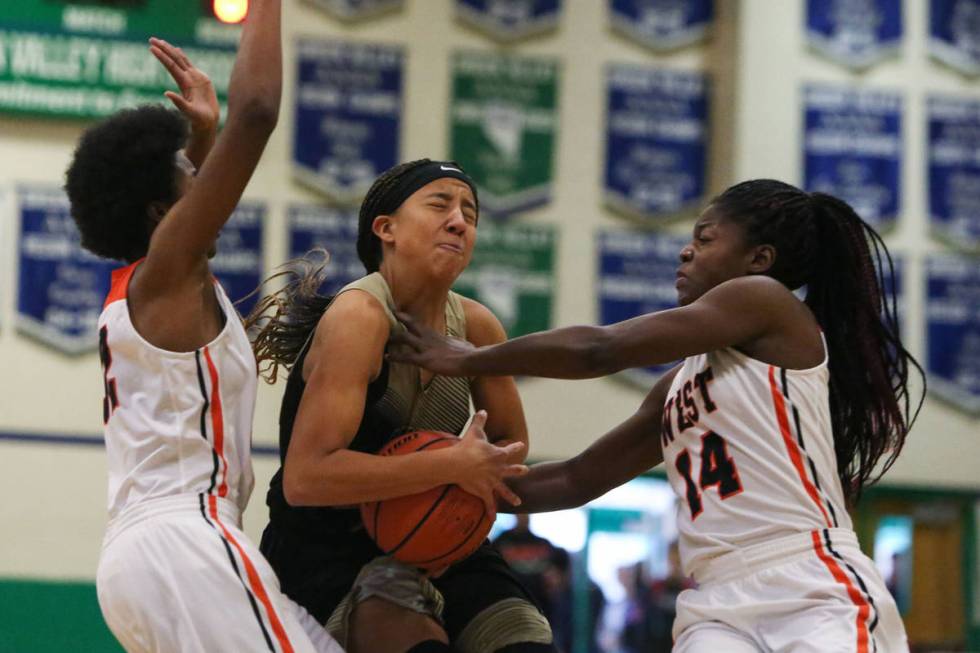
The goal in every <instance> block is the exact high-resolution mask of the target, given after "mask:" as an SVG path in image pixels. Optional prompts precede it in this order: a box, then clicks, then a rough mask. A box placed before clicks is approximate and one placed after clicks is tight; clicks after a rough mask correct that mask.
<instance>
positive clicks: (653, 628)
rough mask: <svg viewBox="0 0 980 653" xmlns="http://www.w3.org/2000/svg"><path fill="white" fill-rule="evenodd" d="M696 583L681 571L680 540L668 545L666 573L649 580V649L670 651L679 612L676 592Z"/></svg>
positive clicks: (662, 652)
mask: <svg viewBox="0 0 980 653" xmlns="http://www.w3.org/2000/svg"><path fill="white" fill-rule="evenodd" d="M693 587H694V581H692V580H691V579H690V578H689V577H687V576H684V574H683V572H681V557H680V551H679V549H678V546H677V540H674V541H673V542H671V543H670V547H669V548H668V549H667V576H665V577H664V578H659V579H656V580H654V581H653V582H652V583H651V584H650V606H649V607H650V609H649V611H648V614H649V623H650V647H649V649H648V650H649V651H650V653H670V650H671V649H672V648H673V646H674V639H673V637H672V636H671V629H672V628H673V626H674V617H676V616H677V596H678V594H680V593H681V592H683V591H684V590H686V589H691V588H693Z"/></svg>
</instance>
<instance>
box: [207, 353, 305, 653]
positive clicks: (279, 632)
mask: <svg viewBox="0 0 980 653" xmlns="http://www.w3.org/2000/svg"><path fill="white" fill-rule="evenodd" d="M205 351H207V350H205ZM209 362H210V361H209ZM208 510H209V512H210V513H211V519H213V520H214V523H215V524H217V525H218V527H219V528H220V529H221V532H222V534H223V535H224V536H225V539H226V540H227V541H228V542H230V543H231V545H232V546H234V547H235V550H236V551H238V556H239V557H240V558H241V559H242V563H243V564H244V565H245V573H246V575H247V576H248V584H249V587H250V588H251V590H252V593H253V594H255V596H256V598H258V600H259V601H260V602H261V603H262V605H263V607H265V611H266V614H268V615H269V623H270V624H271V625H272V632H274V633H275V634H276V639H278V640H279V645H280V646H281V647H282V652H283V653H293V646H292V644H291V643H290V642H289V636H288V635H286V629H285V628H283V626H282V622H281V621H279V615H277V614H276V611H275V610H274V609H273V607H272V602H271V601H270V600H269V594H268V593H267V592H266V591H265V587H264V586H263V585H262V579H261V578H259V572H258V571H256V569H255V565H253V564H252V561H251V560H249V558H248V556H247V555H245V551H244V550H242V547H241V546H239V544H238V542H237V541H236V540H235V538H234V537H233V536H232V534H231V533H230V532H228V529H227V528H225V525H224V524H222V523H221V520H220V519H219V518H218V499H217V497H215V496H214V495H213V494H210V495H208Z"/></svg>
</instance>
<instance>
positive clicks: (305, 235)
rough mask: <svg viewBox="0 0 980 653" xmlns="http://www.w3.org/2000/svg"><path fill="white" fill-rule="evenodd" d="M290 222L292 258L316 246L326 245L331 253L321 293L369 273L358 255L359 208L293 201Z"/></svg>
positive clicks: (323, 246)
mask: <svg viewBox="0 0 980 653" xmlns="http://www.w3.org/2000/svg"><path fill="white" fill-rule="evenodd" d="M288 223H289V258H291V259H295V258H299V257H301V256H303V255H305V254H306V253H307V252H309V251H310V250H312V249H314V248H321V249H325V250H326V251H327V254H328V255H329V259H328V260H327V267H326V271H325V272H326V281H325V282H324V284H323V286H321V288H320V294H323V295H330V294H333V293H335V292H337V291H338V290H340V289H341V288H343V287H344V286H346V285H347V284H348V283H350V282H351V281H354V280H356V279H360V278H361V277H363V276H364V275H365V274H367V272H366V271H365V269H364V264H363V263H361V259H359V258H357V210H356V209H339V208H332V207H327V206H314V205H309V204H306V205H293V206H290V207H289V213H288ZM315 260H318V261H319V259H315Z"/></svg>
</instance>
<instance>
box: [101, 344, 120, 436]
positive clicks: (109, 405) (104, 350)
mask: <svg viewBox="0 0 980 653" xmlns="http://www.w3.org/2000/svg"><path fill="white" fill-rule="evenodd" d="M99 360H100V361H102V382H103V383H104V384H105V397H104V398H103V399H102V423H103V424H108V423H109V418H110V417H112V411H114V410H115V409H116V407H117V406H118V405H119V397H118V395H116V379H114V378H113V377H111V376H109V368H110V367H111V366H112V352H110V351H109V329H108V328H107V327H102V328H101V329H99Z"/></svg>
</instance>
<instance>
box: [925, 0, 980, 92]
mask: <svg viewBox="0 0 980 653" xmlns="http://www.w3.org/2000/svg"><path fill="white" fill-rule="evenodd" d="M929 54H931V55H932V56H933V57H934V58H936V59H938V60H939V61H941V62H943V63H944V64H946V65H947V66H951V67H952V68H955V69H956V70H958V71H960V72H961V73H964V74H967V75H978V74H980V0H930V1H929Z"/></svg>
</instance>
